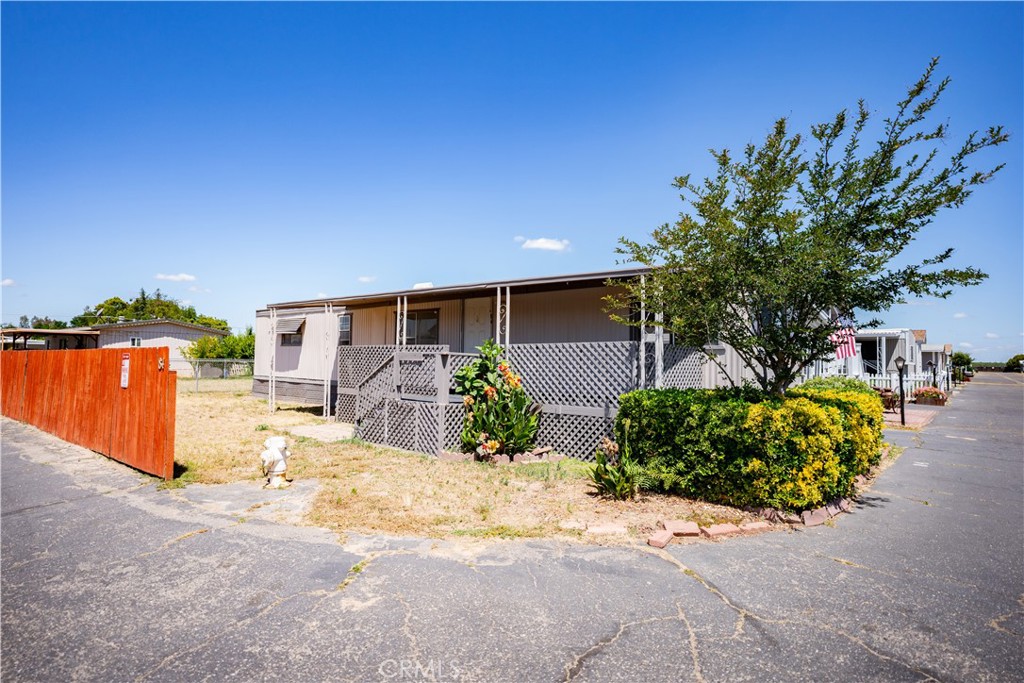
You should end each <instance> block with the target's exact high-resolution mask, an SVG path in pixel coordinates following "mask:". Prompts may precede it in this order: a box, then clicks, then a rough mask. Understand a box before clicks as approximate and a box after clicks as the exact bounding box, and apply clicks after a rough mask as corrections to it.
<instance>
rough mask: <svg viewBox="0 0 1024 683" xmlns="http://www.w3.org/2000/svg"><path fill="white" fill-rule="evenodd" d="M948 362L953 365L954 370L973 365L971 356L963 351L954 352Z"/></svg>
mask: <svg viewBox="0 0 1024 683" xmlns="http://www.w3.org/2000/svg"><path fill="white" fill-rule="evenodd" d="M950 362H952V363H953V367H954V368H969V367H971V366H972V365H973V364H974V359H973V358H971V354H969V353H966V352H964V351H955V352H954V353H953V355H952V356H951V357H950Z"/></svg>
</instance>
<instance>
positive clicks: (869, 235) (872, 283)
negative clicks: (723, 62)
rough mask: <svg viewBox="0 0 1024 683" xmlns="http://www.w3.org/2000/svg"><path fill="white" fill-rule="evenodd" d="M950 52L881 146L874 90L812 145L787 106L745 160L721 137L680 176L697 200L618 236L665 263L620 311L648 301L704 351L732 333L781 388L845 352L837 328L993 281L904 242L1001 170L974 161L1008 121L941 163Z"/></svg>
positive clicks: (625, 249)
mask: <svg viewBox="0 0 1024 683" xmlns="http://www.w3.org/2000/svg"><path fill="white" fill-rule="evenodd" d="M937 64H938V60H933V61H932V63H931V64H930V65H929V66H928V68H927V70H926V71H925V72H924V75H923V76H922V77H921V78H920V79H919V80H918V81H917V82H916V83H915V84H914V85H913V86H911V87H910V88H909V89H908V91H907V96H906V98H905V99H903V100H902V101H901V102H899V104H898V105H897V107H896V113H895V115H894V116H892V117H891V118H887V119H885V120H884V125H883V126H882V131H881V138H880V139H879V140H878V141H877V142H876V143H874V144H873V145H870V146H869V143H870V140H865V139H864V136H865V133H866V131H867V130H868V120H869V118H870V115H869V112H868V108H867V106H866V105H865V104H864V102H863V100H862V101H861V102H860V103H859V105H858V109H857V112H856V115H855V116H852V117H849V116H848V114H847V112H846V111H841V112H839V114H837V115H836V116H835V118H834V119H832V120H831V121H828V122H826V123H822V124H819V125H816V126H811V128H810V134H811V138H813V141H814V142H813V146H814V149H813V152H812V153H807V152H805V150H804V143H805V141H804V138H803V137H801V136H800V135H799V134H791V133H790V132H789V130H788V125H787V121H786V119H779V120H778V121H777V122H776V123H775V125H774V127H773V128H772V130H771V132H770V133H769V134H768V136H767V138H766V140H765V142H764V143H763V144H762V145H760V146H755V145H753V144H749V145H747V146H746V148H745V149H744V151H743V154H742V155H740V156H739V157H738V158H734V157H733V156H732V154H730V152H729V151H728V150H722V151H712V156H713V157H714V159H715V161H716V163H717V171H716V173H715V174H714V175H713V176H711V177H708V178H705V179H704V180H702V181H700V182H692V181H691V180H690V176H688V175H684V176H681V177H679V178H676V181H675V186H676V187H677V188H679V189H680V190H681V191H682V197H683V199H684V201H687V202H688V203H689V205H690V207H692V210H693V213H683V214H681V216H680V219H679V220H678V221H677V222H676V223H675V224H674V225H663V226H662V227H660V228H658V229H657V230H655V231H654V233H653V235H652V238H653V239H652V241H651V243H649V244H642V243H640V242H634V241H632V240H629V239H625V238H623V239H622V240H621V246H620V247H619V253H621V254H624V255H625V256H626V257H627V259H626V260H627V261H631V262H636V263H640V264H643V265H646V266H651V267H652V268H653V270H652V271H651V273H650V275H648V276H647V277H646V281H645V282H644V283H643V284H641V283H640V282H634V283H629V284H627V285H625V287H624V292H625V293H624V294H622V295H619V296H612V297H609V298H608V299H607V300H606V301H607V303H608V304H609V309H610V310H623V309H627V310H636V309H637V308H639V304H641V303H643V304H645V305H646V310H647V311H648V312H658V313H660V314H662V315H663V320H662V321H660V322H659V323H658V324H661V325H663V326H664V327H665V328H666V329H667V330H668V331H670V332H672V333H673V334H674V335H675V337H676V339H677V341H678V342H679V343H682V344H683V345H686V346H691V347H695V348H698V349H705V353H706V355H707V357H708V358H709V360H711V361H712V362H716V363H717V362H719V361H718V357H717V355H716V354H715V353H714V351H713V350H712V347H713V345H716V344H718V343H720V342H721V343H725V344H728V345H730V346H731V347H732V348H733V349H735V351H736V353H737V354H738V355H739V357H740V358H741V359H742V361H743V363H744V364H745V365H746V366H747V367H748V368H750V370H751V371H752V372H753V373H754V375H755V376H756V377H757V381H758V383H759V384H760V385H761V387H762V388H763V389H765V390H767V391H771V392H776V393H778V392H782V391H785V389H786V388H787V387H788V386H789V385H790V384H791V383H792V382H793V381H795V380H796V378H797V377H799V375H800V372H801V371H802V370H803V369H804V368H805V367H807V366H808V365H810V364H811V363H813V362H814V361H817V360H826V359H828V358H831V357H832V356H833V354H834V351H835V344H834V343H833V341H832V340H831V339H830V335H832V334H833V333H834V332H835V331H836V329H837V328H839V327H845V326H852V327H858V328H871V327H875V326H877V325H879V324H880V321H879V320H878V319H875V318H868V319H863V320H862V319H860V315H861V313H862V312H866V313H868V314H874V313H877V312H880V311H885V310H887V309H889V308H890V307H891V306H893V305H895V304H899V303H903V302H905V301H906V299H907V298H908V297H916V296H935V297H942V298H944V297H946V296H948V295H949V294H950V293H951V291H952V289H953V288H954V287H956V286H963V285H976V284H978V283H979V282H981V281H982V280H983V279H985V278H986V277H987V276H986V275H985V273H983V272H981V271H980V270H978V269H976V268H973V267H966V268H955V267H950V266H948V265H943V264H945V263H946V262H947V261H948V259H949V258H950V256H951V255H952V253H953V250H952V249H945V250H942V251H940V252H939V253H938V254H937V255H935V256H933V257H932V258H928V259H925V260H923V261H921V262H919V263H913V262H911V263H910V264H909V265H906V264H905V262H906V259H905V257H904V255H903V251H904V249H906V247H907V246H908V245H909V244H910V243H911V242H912V241H914V239H915V238H916V236H917V234H918V233H919V232H920V231H921V230H922V229H923V228H925V227H926V226H927V225H928V224H930V223H931V222H932V220H933V219H934V217H935V216H936V214H938V213H939V212H940V211H941V210H944V209H954V208H958V207H960V206H961V205H963V203H964V202H965V201H966V200H967V199H968V197H970V195H971V193H972V191H973V190H974V189H975V188H976V187H978V186H980V185H982V184H984V183H986V182H987V181H988V180H989V179H990V178H992V176H993V174H995V173H996V172H998V171H999V170H1000V169H1001V168H1002V165H998V166H995V167H994V168H992V169H991V170H974V169H972V168H969V162H971V161H973V159H972V157H974V155H975V154H977V153H978V152H981V151H983V150H986V149H988V148H991V147H996V146H998V145H1001V144H1003V143H1004V142H1006V140H1007V139H1008V136H1007V135H1006V134H1005V133H1004V132H1003V129H1002V128H1001V127H993V128H989V129H988V131H987V132H985V133H984V134H980V135H979V134H977V133H972V134H970V135H968V136H967V138H966V140H965V141H964V142H963V143H962V144H961V145H959V146H958V147H953V148H952V154H951V155H950V156H949V157H948V159H946V160H945V161H944V162H942V163H940V162H939V161H938V159H937V157H938V155H939V153H940V151H943V150H944V148H945V146H946V138H947V125H946V124H945V123H940V124H938V125H935V126H934V127H931V125H930V124H927V123H926V122H925V119H926V118H927V117H928V115H929V114H930V113H931V112H932V109H933V108H934V107H935V105H936V103H937V102H938V101H939V97H940V96H941V95H942V93H943V92H944V91H945V89H946V86H947V85H948V83H949V79H945V80H942V81H941V82H939V83H937V84H936V83H933V72H934V70H935V68H936V66H937ZM865 149H866V150H867V151H862V150H865ZM613 317H615V319H617V320H619V321H620V322H624V323H626V324H631V325H639V324H642V322H641V321H639V320H637V319H630V318H629V317H627V316H624V315H618V316H613ZM647 324H650V322H648V323H647ZM723 370H725V368H723Z"/></svg>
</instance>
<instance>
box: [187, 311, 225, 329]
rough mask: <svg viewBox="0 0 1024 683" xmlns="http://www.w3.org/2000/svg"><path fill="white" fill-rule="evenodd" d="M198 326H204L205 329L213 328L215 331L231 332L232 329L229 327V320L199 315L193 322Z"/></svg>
mask: <svg viewBox="0 0 1024 683" xmlns="http://www.w3.org/2000/svg"><path fill="white" fill-rule="evenodd" d="M193 322H194V323H195V324H196V325H202V326H203V327H212V328H213V329H215V330H225V331H227V330H230V329H231V327H230V326H229V325H228V321H227V320H221V319H220V318H213V317H211V316H208V315H197V316H196V319H195V320H194V321H193Z"/></svg>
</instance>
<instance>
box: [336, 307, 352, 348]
mask: <svg viewBox="0 0 1024 683" xmlns="http://www.w3.org/2000/svg"><path fill="white" fill-rule="evenodd" d="M338 346H352V314H351V313H345V314H343V315H340V316H338Z"/></svg>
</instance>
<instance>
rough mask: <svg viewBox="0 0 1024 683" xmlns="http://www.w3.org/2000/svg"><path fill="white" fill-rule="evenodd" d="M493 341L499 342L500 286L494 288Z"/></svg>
mask: <svg viewBox="0 0 1024 683" xmlns="http://www.w3.org/2000/svg"><path fill="white" fill-rule="evenodd" d="M494 343H495V344H500V343H501V287H498V288H496V290H495V298H494Z"/></svg>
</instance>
